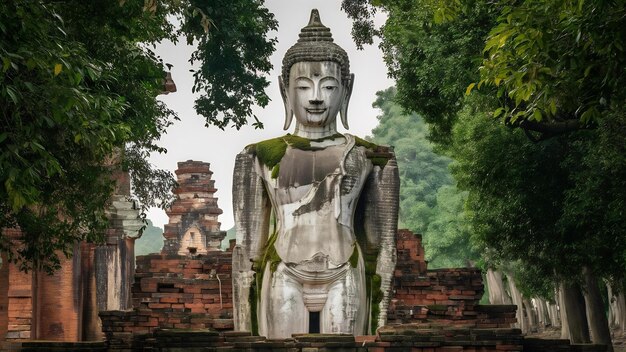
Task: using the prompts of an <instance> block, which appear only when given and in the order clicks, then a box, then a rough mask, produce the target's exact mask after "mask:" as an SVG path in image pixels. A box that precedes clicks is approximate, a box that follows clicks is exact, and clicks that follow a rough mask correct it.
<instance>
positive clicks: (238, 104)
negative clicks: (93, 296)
mask: <svg viewBox="0 0 626 352" xmlns="http://www.w3.org/2000/svg"><path fill="white" fill-rule="evenodd" d="M173 17H178V18H179V19H180V21H181V23H182V27H181V29H180V30H176V29H175V28H174V26H173V24H172V23H170V22H169V20H170V19H171V18H173ZM275 28H276V22H275V20H274V19H273V16H272V15H271V14H270V13H269V12H268V11H267V9H265V8H264V7H263V6H262V1H260V0H236V1H206V0H204V1H200V0H198V1H185V2H181V1H175V0H169V1H161V2H157V1H155V0H145V1H139V0H128V1H126V0H120V1H95V2H94V1H89V2H85V1H75V0H66V1H26V0H9V1H8V2H5V3H3V5H2V6H0V69H1V74H0V111H1V114H2V119H0V183H1V186H0V209H1V211H2V214H1V215H0V228H16V227H19V228H20V229H21V233H22V235H21V236H22V237H21V238H20V241H21V244H20V245H19V246H14V244H13V243H12V242H11V241H10V240H9V238H8V237H7V236H6V235H5V234H4V232H3V234H2V235H1V236H0V251H2V252H4V253H6V254H7V255H8V256H9V259H10V260H13V261H14V262H19V263H20V264H21V265H22V268H23V269H25V270H27V269H30V268H42V269H47V270H53V269H54V268H55V267H56V266H57V265H58V263H59V258H58V256H57V252H58V251H61V252H64V253H65V254H69V253H70V251H71V248H72V245H73V244H74V243H76V242H77V241H81V240H88V241H99V240H101V239H102V236H101V234H102V230H103V229H104V228H105V227H106V218H105V217H104V208H105V206H106V202H107V200H108V199H109V197H110V195H111V194H112V192H113V189H114V184H113V182H111V181H110V179H111V178H110V175H111V173H112V172H114V171H115V170H116V169H118V168H119V167H120V165H115V164H118V163H120V164H121V167H122V168H123V169H125V170H129V171H130V172H131V176H132V177H133V183H134V187H135V190H136V194H137V195H138V196H139V198H140V201H141V202H142V205H143V206H145V207H149V206H153V205H159V204H160V205H164V204H165V203H166V202H165V203H163V202H162V200H166V199H167V198H168V195H169V194H170V190H171V188H172V186H173V185H174V183H175V182H174V179H173V177H172V175H171V174H170V173H168V172H165V171H162V170H155V169H153V168H152V167H151V165H149V164H147V161H146V160H147V156H148V155H149V154H150V153H151V152H164V151H165V150H164V149H163V148H161V147H159V146H158V145H157V141H158V139H159V137H160V136H161V134H162V133H164V132H165V130H166V128H167V127H168V126H169V125H170V124H171V123H172V120H174V119H176V115H175V114H174V113H173V112H172V111H170V110H169V109H167V107H165V106H164V105H163V104H162V103H160V102H158V101H157V100H156V96H157V95H158V94H160V93H161V92H162V90H163V89H164V88H163V87H164V78H165V71H166V67H165V66H166V65H165V64H164V63H163V62H162V61H161V60H160V59H159V58H158V57H156V55H155V54H154V53H153V52H152V51H151V49H150V48H151V47H153V45H154V44H155V43H157V42H159V41H160V40H163V39H170V40H176V38H177V37H178V36H179V35H185V36H187V38H188V41H189V42H196V43H198V50H197V51H196V52H195V53H194V54H193V56H192V59H193V60H194V61H198V62H199V66H200V69H199V70H198V72H196V75H195V79H196V82H195V86H194V90H195V91H196V92H199V93H201V94H200V97H199V98H198V100H197V102H196V109H197V110H198V112H199V113H201V114H204V115H205V117H206V119H207V125H211V124H212V125H217V126H218V127H220V128H224V127H225V126H227V125H229V124H232V125H233V126H235V127H240V126H242V125H243V124H245V123H247V121H248V118H250V117H253V116H252V114H251V111H250V106H251V105H252V104H254V103H258V104H260V105H264V104H266V103H267V96H266V95H265V93H264V92H263V88H264V87H265V86H267V84H268V81H267V80H266V79H265V77H263V76H262V75H263V74H264V73H266V72H267V71H268V70H269V68H270V64H269V55H270V54H271V52H272V51H273V50H274V40H273V39H268V38H267V33H268V32H269V31H270V30H272V29H275ZM217 63H222V64H217ZM224 63H228V64H227V65H226V64H224ZM225 66H226V67H225ZM225 75H227V77H226V76H225ZM255 119H256V118H255ZM256 125H257V126H260V123H258V121H257V122H256ZM121 149H125V151H121ZM111 160H112V161H111ZM107 164H113V165H107Z"/></svg>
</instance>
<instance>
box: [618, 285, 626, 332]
mask: <svg viewBox="0 0 626 352" xmlns="http://www.w3.org/2000/svg"><path fill="white" fill-rule="evenodd" d="M617 305H618V307H619V311H620V313H621V315H620V319H619V329H620V332H621V334H622V335H624V333H625V332H626V296H625V295H624V287H621V290H620V291H619V293H618V294H617Z"/></svg>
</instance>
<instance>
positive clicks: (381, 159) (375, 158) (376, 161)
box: [354, 136, 390, 169]
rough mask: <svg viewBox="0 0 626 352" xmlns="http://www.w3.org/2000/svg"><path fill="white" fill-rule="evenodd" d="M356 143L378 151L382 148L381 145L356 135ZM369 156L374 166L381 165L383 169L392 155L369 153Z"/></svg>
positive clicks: (372, 150)
mask: <svg viewBox="0 0 626 352" xmlns="http://www.w3.org/2000/svg"><path fill="white" fill-rule="evenodd" d="M354 145H356V146H359V147H364V148H365V149H368V150H370V151H371V152H376V151H378V150H380V149H381V146H379V145H378V144H376V143H372V142H369V141H366V140H365V139H363V138H359V137H356V136H355V137H354ZM367 158H368V159H369V160H370V161H371V162H372V164H373V165H374V166H379V167H380V168H381V169H383V168H384V167H385V165H387V162H388V161H389V158H390V157H388V156H384V155H372V156H370V155H368V156H367Z"/></svg>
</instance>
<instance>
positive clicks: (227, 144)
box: [148, 0, 393, 230]
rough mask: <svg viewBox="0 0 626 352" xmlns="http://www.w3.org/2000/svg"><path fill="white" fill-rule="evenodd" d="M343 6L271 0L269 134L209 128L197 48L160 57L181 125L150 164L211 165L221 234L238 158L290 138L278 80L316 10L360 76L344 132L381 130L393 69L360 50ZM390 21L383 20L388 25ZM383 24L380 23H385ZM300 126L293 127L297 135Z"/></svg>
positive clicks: (158, 216)
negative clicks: (198, 92) (200, 100)
mask: <svg viewBox="0 0 626 352" xmlns="http://www.w3.org/2000/svg"><path fill="white" fill-rule="evenodd" d="M340 3H341V2H340V1H338V0H335V1H329V0H297V1H294V0H268V1H266V3H265V5H266V6H267V8H269V10H270V11H271V12H273V13H274V15H275V16H276V19H277V20H278V24H279V28H278V32H274V33H272V34H271V36H274V37H276V38H278V44H277V45H276V52H275V53H274V55H273V56H272V59H271V61H272V64H273V65H274V69H273V70H272V72H271V73H270V76H271V77H270V81H271V84H270V85H269V87H268V88H267V89H266V91H267V94H268V95H269V97H270V98H271V102H270V103H269V105H268V106H267V107H265V108H264V109H261V108H258V107H257V108H256V109H255V113H256V116H257V117H259V119H260V120H261V121H262V122H263V124H264V125H265V129H263V130H255V129H254V128H252V127H250V126H245V127H243V128H241V129H240V130H239V131H237V130H236V129H234V128H227V129H226V130H225V131H222V130H220V129H219V128H217V127H209V128H206V127H204V118H203V117H200V116H198V115H197V114H196V113H195V111H194V108H193V106H194V95H193V94H192V93H191V87H192V85H193V77H192V75H191V73H190V72H189V69H190V65H189V63H188V62H187V60H188V59H189V57H190V55H191V52H192V50H193V49H192V47H188V46H185V45H184V40H183V41H181V42H179V43H178V44H177V45H176V46H174V45H173V44H171V43H164V44H163V45H161V46H160V47H159V48H158V50H157V52H158V54H159V55H160V56H161V57H162V58H163V60H164V61H165V62H167V63H171V64H173V65H174V66H173V67H172V76H173V78H174V81H175V82H176V87H177V89H178V91H177V92H176V93H173V94H169V95H166V96H162V100H163V101H164V102H165V103H166V104H167V105H168V106H169V107H170V108H171V109H173V110H175V111H176V112H177V113H178V116H179V117H180V119H181V121H176V122H175V124H174V125H172V126H170V127H169V129H168V131H167V134H165V135H164V136H163V137H162V138H161V141H160V143H159V144H160V145H161V146H163V147H165V148H167V150H168V152H167V154H154V155H152V157H151V158H150V162H151V163H152V164H154V165H156V166H157V167H159V168H162V169H166V170H170V171H172V172H174V170H176V168H177V162H179V161H185V160H200V161H204V162H209V163H211V170H212V171H213V179H214V180H215V185H216V188H217V193H216V194H215V196H216V197H217V198H218V204H219V207H220V208H221V209H222V210H223V211H224V213H223V214H222V215H221V216H220V218H219V220H220V222H221V223H222V226H221V229H222V230H228V229H229V228H231V227H232V226H233V223H234V221H233V212H232V202H231V199H232V198H231V188H232V175H233V167H234V163H235V156H236V155H237V153H239V152H240V151H241V150H242V149H243V148H244V147H245V146H246V145H248V144H251V143H254V142H258V141H261V140H265V139H269V138H273V137H277V136H281V135H284V134H285V133H287V132H292V131H283V129H282V126H283V118H284V112H283V106H282V101H281V98H280V92H279V90H278V83H277V81H278V79H277V77H278V75H279V71H280V68H281V61H282V57H283V55H284V53H285V52H286V51H287V49H288V48H289V47H290V46H291V45H293V44H294V43H295V42H296V40H297V38H298V34H299V33H300V29H301V28H302V27H304V26H306V25H307V23H308V21H309V15H310V12H311V9H314V8H317V9H318V10H319V11H320V17H321V19H322V23H323V24H324V25H326V26H327V27H329V28H330V29H331V32H332V34H333V38H334V40H335V43H337V44H339V45H340V46H341V47H342V48H344V49H345V50H346V51H347V52H348V55H349V57H350V70H351V71H352V73H354V74H355V76H356V77H355V84H354V91H353V93H352V98H351V100H350V106H349V109H348V118H349V121H348V122H349V124H350V130H349V131H345V130H344V129H343V127H341V126H340V125H341V123H338V125H339V129H340V132H349V133H351V134H354V135H358V136H366V135H369V134H370V132H371V130H372V128H374V127H376V124H377V120H376V116H377V115H378V113H379V111H377V110H376V109H373V108H372V102H374V99H375V97H376V92H377V91H379V90H382V89H385V88H387V87H389V86H391V85H392V84H393V81H392V80H390V79H389V78H387V70H386V67H385V65H384V63H383V60H382V53H381V52H380V50H379V49H378V47H377V46H376V45H374V46H369V47H366V48H365V49H364V50H362V51H358V50H357V49H356V46H355V45H354V42H353V41H352V37H351V36H350V30H351V28H352V23H351V21H350V20H349V19H348V18H347V16H346V14H345V13H344V12H343V11H341V9H340ZM383 21H384V19H383V18H382V17H381V18H378V19H377V22H380V23H382V22H383ZM380 23H379V24H380ZM293 127H294V125H293V124H292V126H291V130H293ZM148 218H149V219H151V220H152V222H153V223H154V225H155V226H158V227H161V228H162V227H163V225H164V224H166V223H167V222H168V219H167V216H166V215H165V212H164V211H162V210H160V209H156V208H154V209H151V210H150V211H149V212H148Z"/></svg>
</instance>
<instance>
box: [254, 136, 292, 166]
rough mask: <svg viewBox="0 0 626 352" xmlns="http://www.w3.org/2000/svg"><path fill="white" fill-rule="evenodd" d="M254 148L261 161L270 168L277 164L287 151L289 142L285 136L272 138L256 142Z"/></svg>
mask: <svg viewBox="0 0 626 352" xmlns="http://www.w3.org/2000/svg"><path fill="white" fill-rule="evenodd" d="M252 149H253V150H254V153H255V154H256V156H257V158H258V159H259V161H261V163H263V164H264V165H266V166H267V167H269V168H270V169H271V168H273V167H274V166H276V164H278V163H279V162H280V160H281V159H282V158H283V156H284V155H285V152H286V151H287V143H286V142H285V140H284V139H283V137H278V138H272V139H268V140H266V141H262V142H259V143H257V144H254V145H253V147H252Z"/></svg>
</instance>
